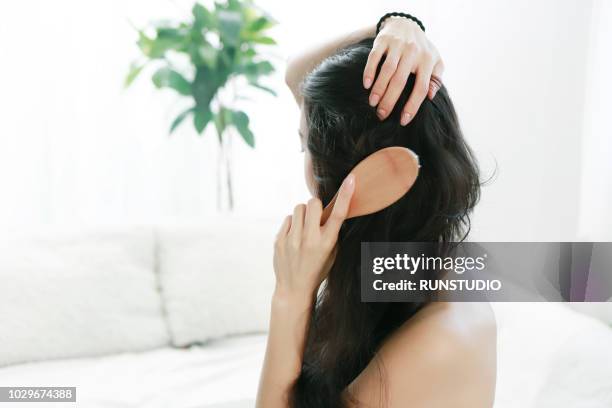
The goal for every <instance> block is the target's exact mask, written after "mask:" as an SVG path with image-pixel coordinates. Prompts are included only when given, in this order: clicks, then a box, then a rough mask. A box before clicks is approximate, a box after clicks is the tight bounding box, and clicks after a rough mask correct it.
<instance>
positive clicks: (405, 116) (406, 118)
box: [400, 112, 412, 126]
mask: <svg viewBox="0 0 612 408" xmlns="http://www.w3.org/2000/svg"><path fill="white" fill-rule="evenodd" d="M410 119H412V115H411V114H409V113H408V112H404V113H402V118H401V119H400V125H402V126H406V125H407V124H408V122H410Z"/></svg>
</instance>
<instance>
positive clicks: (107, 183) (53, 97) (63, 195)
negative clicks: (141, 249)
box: [0, 0, 612, 240]
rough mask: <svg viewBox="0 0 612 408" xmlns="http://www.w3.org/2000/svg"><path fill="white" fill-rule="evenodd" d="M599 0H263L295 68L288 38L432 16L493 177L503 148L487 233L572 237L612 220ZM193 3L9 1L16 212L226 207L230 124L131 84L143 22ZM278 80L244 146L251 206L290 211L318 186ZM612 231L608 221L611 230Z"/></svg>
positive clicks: (6, 174) (50, 218) (180, 211)
mask: <svg viewBox="0 0 612 408" xmlns="http://www.w3.org/2000/svg"><path fill="white" fill-rule="evenodd" d="M594 2H595V3H596V4H599V6H597V7H603V6H602V5H601V4H603V3H604V2H603V1H600V2H599V3H597V1H596V0H563V1H558V0H557V1H555V0H540V1H537V2H533V1H528V0H514V1H510V0H503V1H495V2H490V1H486V0H472V1H462V2H454V1H443V0H429V1H426V0H415V1H413V2H410V4H407V3H406V2H403V1H382V2H376V5H373V4H372V3H373V2H367V1H335V2H330V1H322V0H313V1H309V2H299V3H298V2H289V1H280V0H261V1H259V2H258V3H259V4H260V5H261V6H262V7H263V8H265V9H266V10H268V11H269V12H270V13H271V14H272V15H274V16H275V17H276V18H277V19H278V20H279V21H280V22H281V25H280V26H279V27H278V28H276V29H275V30H276V31H275V35H276V37H277V38H279V40H280V41H281V44H280V47H279V49H278V50H277V51H276V54H278V57H279V63H278V67H279V69H280V70H281V71H282V69H283V59H284V57H285V56H286V55H287V54H290V53H291V52H295V51H296V50H299V49H300V48H301V47H303V46H305V45H306V44H309V43H312V42H314V41H317V40H321V39H324V38H325V37H327V36H329V35H332V34H333V33H341V32H343V31H347V30H349V29H351V28H355V27H356V26H359V25H362V24H365V23H367V22H375V21H376V20H377V18H378V16H379V15H381V14H382V13H384V12H385V11H388V10H405V9H407V8H408V9H409V10H408V11H409V12H414V14H416V15H418V16H419V17H422V19H423V20H424V22H425V23H426V25H427V27H428V35H429V36H430V37H431V38H432V39H433V40H434V42H435V43H436V44H437V46H438V48H439V49H440V51H441V53H442V55H443V57H444V59H445V61H446V65H447V72H446V75H445V82H446V83H447V85H448V87H449V89H450V92H451V94H452V95H453V98H454V100H455V104H456V106H457V108H458V111H459V114H460V118H461V120H462V123H463V126H464V130H465V134H466V136H467V138H468V139H469V141H470V143H471V144H472V146H473V147H474V149H475V150H476V152H477V154H478V156H479V158H480V160H481V163H482V167H483V173H484V176H486V175H489V174H491V172H492V171H493V168H494V167H495V164H496V163H497V176H496V178H495V179H494V180H493V181H492V182H491V184H490V186H489V187H486V188H485V189H484V190H483V199H482V202H481V204H480V206H479V208H478V211H477V213H476V216H475V222H474V227H475V237H480V238H481V239H489V240H539V239H541V240H546V239H550V240H562V239H568V240H571V239H575V238H577V237H582V238H589V237H590V236H591V235H592V234H594V233H595V232H594V231H595V229H594V228H595V227H592V225H591V222H592V220H590V219H589V218H588V217H586V218H585V217H584V216H581V215H580V208H583V209H584V211H585V212H588V213H591V214H595V213H596V214H600V218H599V219H601V217H604V220H607V222H610V219H611V218H610V215H608V214H607V211H605V208H606V205H607V206H608V207H609V206H610V202H611V201H612V198H611V197H610V194H608V195H602V196H599V195H597V196H596V199H597V200H599V204H597V205H593V200H595V198H592V197H595V196H594V195H596V194H598V193H596V191H599V189H600V188H601V184H602V183H603V184H604V186H605V185H607V186H609V185H610V184H609V183H606V181H607V179H606V178H604V177H599V178H598V179H597V182H589V181H588V180H592V177H590V176H589V177H586V176H585V174H602V172H605V171H608V170H609V167H604V166H607V165H608V164H605V162H603V161H602V160H601V159H600V160H599V161H595V162H591V164H590V167H589V168H588V169H585V168H584V166H583V164H585V163H587V162H589V160H588V159H589V155H590V153H587V152H595V153H597V152H600V151H601V149H600V148H599V145H600V143H603V141H602V140H603V139H605V137H603V136H601V135H603V134H602V133H601V129H602V127H601V126H605V123H604V125H601V123H603V122H605V120H603V116H602V114H600V116H598V118H599V119H597V121H596V120H595V119H593V120H592V122H593V126H595V128H593V127H588V126H585V123H586V122H585V121H584V120H583V118H584V109H585V107H587V106H590V107H593V106H597V111H598V112H603V111H605V110H606V109H607V110H608V111H609V109H610V103H609V102H608V101H605V100H604V99H603V98H602V95H604V93H601V92H600V93H593V91H592V90H591V91H589V92H590V93H589V92H587V91H586V90H587V89H592V88H593V87H592V86H591V88H589V83H588V81H587V79H586V77H585V74H586V73H587V72H589V73H591V72H593V69H594V68H592V67H591V66H590V65H589V62H588V61H589V59H590V60H595V58H596V57H595V55H599V54H597V52H596V51H592V47H593V45H592V44H593V43H594V42H595V40H594V38H597V39H598V40H597V41H598V42H597V44H599V45H597V47H599V48H597V49H603V48H602V47H604V45H602V44H604V43H606V41H607V38H604V35H603V33H601V32H600V31H596V32H595V34H594V30H596V28H594V27H595V24H594V23H593V22H594V21H596V19H594V18H593V7H594V6H593V4H594ZM190 4H191V1H186V0H180V1H179V0H177V1H165V0H163V1H162V0H149V1H144V0H138V1H136V0H132V1H125V2H120V1H109V2H80V1H77V0H61V1H55V2H47V1H42V0H38V1H32V2H27V3H24V2H2V3H0V53H1V54H0V59H1V61H2V63H1V64H0V78H3V88H2V92H0V223H41V222H42V223H75V222H77V223H78V222H83V223H90V222H94V223H107V222H112V223H119V222H145V223H147V222H153V223H154V222H159V221H167V220H182V221H190V220H194V219H196V218H199V217H202V216H204V215H207V214H210V213H214V212H215V185H214V181H215V169H216V163H215V160H216V140H215V138H214V135H213V134H207V135H205V136H204V137H203V138H198V137H196V136H195V135H194V132H193V131H192V130H191V127H190V126H189V125H187V126H183V127H182V128H181V129H180V130H179V131H178V132H177V133H176V134H174V135H173V136H172V137H170V138H169V137H168V135H167V128H168V126H169V123H170V122H171V120H172V118H173V117H174V115H175V114H176V113H177V112H179V111H180V110H181V107H182V106H183V104H184V102H181V101H180V100H178V99H177V98H176V97H175V96H174V95H173V94H172V93H171V92H168V93H166V92H163V93H160V92H158V91H155V90H153V87H152V85H151V84H150V82H149V80H148V79H146V78H145V77H143V78H140V79H138V80H137V82H136V83H135V84H134V87H133V88H131V89H129V90H127V91H124V90H123V89H122V87H121V84H122V81H123V78H124V75H125V73H126V70H127V67H128V65H129V62H130V61H131V60H132V59H133V58H134V57H135V56H137V55H138V52H137V49H136V47H135V45H134V41H135V39H136V36H135V32H134V30H133V29H132V28H131V26H130V21H131V22H132V23H133V24H134V25H136V26H143V25H144V24H145V23H146V22H147V21H149V20H150V19H166V18H175V17H180V16H185V15H188V13H189V8H190ZM606 7H608V8H609V5H608V6H606ZM600 24H601V23H600ZM607 33H608V34H609V31H608V32H607ZM600 37H601V38H600ZM608 62H609V60H608ZM270 83H271V84H272V85H273V86H274V87H275V88H277V89H279V90H280V96H279V98H277V99H275V98H272V97H269V96H266V95H259V96H257V97H256V98H257V99H256V100H255V101H254V102H253V103H252V104H251V105H249V106H247V110H248V111H249V112H250V113H251V117H252V121H253V129H254V131H255V134H256V137H257V148H256V150H254V151H252V150H250V149H248V148H247V147H245V146H244V143H242V142H241V141H239V140H236V141H235V143H234V145H233V146H234V159H233V160H234V164H235V170H234V175H235V184H236V200H237V209H236V211H237V212H239V213H267V214H278V219H279V221H280V220H281V219H282V214H284V213H287V212H288V211H290V209H291V208H292V207H293V205H294V204H295V203H296V202H298V201H300V200H305V199H306V198H307V192H306V189H305V187H304V185H303V181H302V165H301V160H302V156H301V154H300V153H299V144H298V139H297V132H296V129H297V125H298V111H297V109H296V107H295V106H294V102H293V101H292V99H291V97H290V95H289V92H288V91H286V90H285V89H284V88H282V75H281V74H279V75H277V76H275V77H274V78H272V79H271V81H270ZM606 86H608V87H609V86H610V83H609V82H608V83H607V84H606ZM602 92H603V91H602ZM608 94H609V93H608ZM586 98H589V100H588V101H587V99H586ZM591 100H593V101H594V102H591ZM587 102H588V103H587ZM593 109H595V108H593ZM589 115H591V113H589ZM588 117H589V119H588V120H589V123H590V121H591V118H590V116H588ZM607 129H608V130H609V127H608V128H607ZM597 132H599V133H597ZM595 133H597V134H599V135H600V137H594V136H591V135H593V134H595ZM608 140H609V138H608ZM587 145H588V146H587ZM608 146H609V145H608ZM599 162H601V163H599ZM608 162H609V160H608ZM605 169H607V170H605ZM608 174H609V173H608ZM581 194H582V200H581V196H580V195H581ZM587 197H588V198H587ZM606 217H607V218H606ZM591 218H592V217H591ZM598 231H599V230H598ZM607 231H608V232H606V231H603V232H602V231H599V232H598V233H600V235H598V236H601V234H603V235H606V234H607V235H606V236H607V237H608V239H609V238H610V236H611V234H612V229H607Z"/></svg>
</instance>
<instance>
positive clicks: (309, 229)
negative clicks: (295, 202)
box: [304, 198, 323, 234]
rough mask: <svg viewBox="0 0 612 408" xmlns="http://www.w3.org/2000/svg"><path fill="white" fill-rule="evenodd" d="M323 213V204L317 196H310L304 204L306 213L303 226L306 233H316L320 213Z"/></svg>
mask: <svg viewBox="0 0 612 408" xmlns="http://www.w3.org/2000/svg"><path fill="white" fill-rule="evenodd" d="M322 213H323V204H321V200H319V199H318V198H311V199H310V200H308V203H307V204H306V215H305V220H304V228H305V232H306V233H307V234H310V233H316V232H317V231H318V230H319V228H320V226H321V214H322Z"/></svg>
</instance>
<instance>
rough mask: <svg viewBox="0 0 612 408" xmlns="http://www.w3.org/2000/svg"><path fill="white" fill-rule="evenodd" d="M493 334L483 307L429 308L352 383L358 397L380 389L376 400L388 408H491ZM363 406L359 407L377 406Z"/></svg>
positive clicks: (488, 312)
mask: <svg viewBox="0 0 612 408" xmlns="http://www.w3.org/2000/svg"><path fill="white" fill-rule="evenodd" d="M496 333H497V328H496V323H495V317H494V314H493V311H492V310H491V307H490V305H488V304H486V303H448V302H440V303H432V304H429V305H427V306H425V307H424V308H423V309H422V310H421V311H419V312H418V313H417V314H416V315H415V316H413V317H412V318H411V319H410V320H408V321H407V322H406V323H405V324H404V325H403V326H401V327H400V328H399V329H398V330H397V331H396V332H395V333H394V334H393V335H391V336H390V337H389V338H388V339H387V341H385V343H384V344H383V346H382V347H381V349H380V350H379V352H378V354H377V356H376V357H375V359H374V360H373V361H372V362H371V363H370V365H369V366H368V367H367V368H366V370H364V372H363V373H362V374H361V375H360V377H361V378H359V377H358V379H357V380H356V382H355V383H356V386H357V387H356V388H361V390H360V391H359V392H358V394H360V395H365V394H364V392H365V391H366V388H369V391H370V392H371V391H372V390H374V389H375V387H376V386H378V387H379V388H380V385H381V384H384V389H385V391H384V395H380V393H379V395H377V396H376V397H375V398H377V399H378V401H381V400H385V401H387V406H390V407H394V406H405V404H414V406H418V407H448V406H453V407H457V408H462V407H470V408H479V407H483V408H484V407H491V406H493V400H494V395H495V376H496V343H497V338H496ZM361 398H363V397H361ZM366 400H370V401H369V405H368V404H362V405H363V406H381V405H380V404H378V403H373V402H372V401H373V400H371V399H370V398H369V397H366ZM360 401H361V400H360ZM362 405H359V406H362Z"/></svg>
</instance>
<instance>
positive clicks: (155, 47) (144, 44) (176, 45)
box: [138, 28, 186, 59]
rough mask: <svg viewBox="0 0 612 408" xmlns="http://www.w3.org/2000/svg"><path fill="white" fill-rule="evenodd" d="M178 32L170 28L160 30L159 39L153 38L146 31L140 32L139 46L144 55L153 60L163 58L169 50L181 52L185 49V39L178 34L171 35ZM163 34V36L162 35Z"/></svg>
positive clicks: (158, 30) (158, 31) (158, 32)
mask: <svg viewBox="0 0 612 408" xmlns="http://www.w3.org/2000/svg"><path fill="white" fill-rule="evenodd" d="M174 31H176V30H174V29H169V28H158V29H157V37H155V38H151V37H149V36H147V35H146V34H145V33H144V31H142V30H141V31H139V32H138V35H139V38H138V46H139V47H140V50H141V51H142V53H143V54H144V55H146V56H147V57H149V58H151V59H156V58H162V57H163V56H164V54H165V53H166V51H168V50H179V49H182V48H183V47H184V44H185V41H186V39H185V37H184V36H182V35H179V34H178V31H176V32H175V33H174V34H170V33H171V32H174ZM160 33H161V34H160Z"/></svg>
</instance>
